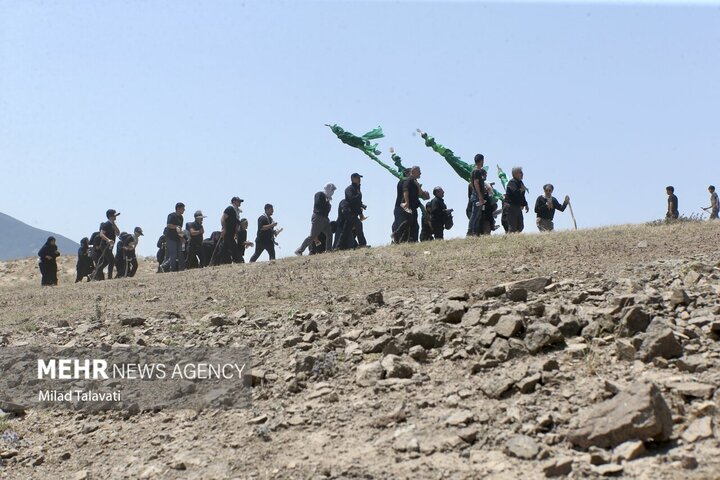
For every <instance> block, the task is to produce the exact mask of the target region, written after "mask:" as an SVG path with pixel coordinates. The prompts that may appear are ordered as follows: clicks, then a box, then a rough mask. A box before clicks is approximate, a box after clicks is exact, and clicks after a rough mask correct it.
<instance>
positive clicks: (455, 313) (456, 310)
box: [437, 300, 466, 324]
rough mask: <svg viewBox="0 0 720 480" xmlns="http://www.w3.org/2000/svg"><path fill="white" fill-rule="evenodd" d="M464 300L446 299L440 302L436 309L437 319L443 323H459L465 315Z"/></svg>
mask: <svg viewBox="0 0 720 480" xmlns="http://www.w3.org/2000/svg"><path fill="white" fill-rule="evenodd" d="M465 306H466V304H465V302H461V301H459V300H447V301H445V302H443V303H441V304H440V305H439V306H438V308H437V310H438V312H437V314H438V320H439V321H441V322H445V323H453V324H455V323H460V321H462V318H463V315H465Z"/></svg>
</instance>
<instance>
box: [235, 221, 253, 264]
mask: <svg viewBox="0 0 720 480" xmlns="http://www.w3.org/2000/svg"><path fill="white" fill-rule="evenodd" d="M248 226H249V222H248V219H247V218H241V219H240V228H239V229H238V233H237V245H238V255H239V256H240V263H245V249H246V248H248V247H253V246H254V245H255V244H254V243H253V242H248V239H247V232H248Z"/></svg>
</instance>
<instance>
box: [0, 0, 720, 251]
mask: <svg viewBox="0 0 720 480" xmlns="http://www.w3.org/2000/svg"><path fill="white" fill-rule="evenodd" d="M325 123H338V124H339V125H341V126H343V127H344V128H346V129H348V130H350V131H353V132H355V133H358V134H361V133H364V132H365V131H367V130H370V129H371V128H374V127H376V126H377V125H382V127H383V129H384V131H385V133H386V138H385V139H383V140H381V141H380V144H381V149H382V150H383V155H382V156H381V158H385V159H387V160H388V162H389V155H388V152H387V150H388V147H390V146H394V147H395V148H396V150H397V151H398V153H399V154H400V155H401V156H402V157H403V159H404V160H405V162H406V163H407V164H409V165H412V164H418V165H420V166H421V167H422V169H423V176H422V179H421V181H422V182H423V184H424V185H425V186H426V187H430V188H432V187H433V186H435V185H442V186H443V187H444V188H445V190H446V192H447V195H446V201H447V203H448V205H449V206H450V207H453V208H455V209H456V211H457V215H456V226H455V228H454V229H453V230H452V231H451V232H450V233H451V235H450V236H451V237H453V236H461V235H464V233H465V229H466V220H465V217H464V214H463V213H462V212H463V211H464V207H465V202H466V184H465V182H463V181H462V180H461V179H460V178H459V177H457V176H456V175H455V173H453V171H452V170H451V169H450V168H449V167H448V166H447V165H446V164H445V163H444V161H443V160H442V159H441V158H440V157H439V156H437V155H436V154H434V153H433V152H432V151H431V150H429V149H427V148H426V147H425V146H424V145H423V144H422V142H421V140H420V138H419V137H418V136H416V135H415V134H414V131H415V129H416V128H418V127H419V128H422V129H424V130H427V131H428V132H429V133H430V134H432V135H434V136H435V137H436V138H437V140H438V141H439V142H440V143H443V144H445V145H446V146H448V147H450V148H452V149H453V150H454V151H455V152H456V153H457V154H458V155H460V156H461V157H462V158H463V159H464V160H466V161H467V162H471V161H472V157H473V156H474V154H475V153H478V152H482V153H483V154H485V157H486V161H487V163H488V164H489V165H491V166H492V167H493V168H491V175H490V179H491V180H496V177H495V175H494V166H495V164H496V163H499V164H500V165H501V166H502V167H503V168H504V169H505V170H506V171H509V170H510V168H511V167H512V166H513V165H522V166H523V167H524V170H525V180H526V183H527V185H528V186H529V188H530V189H531V191H532V194H533V195H531V196H530V197H531V201H533V200H534V197H535V196H536V195H538V194H539V193H540V190H541V185H542V184H544V183H546V182H552V183H554V184H555V193H556V195H557V196H558V197H562V196H563V195H565V194H569V195H570V196H571V197H572V200H573V202H572V203H573V206H574V209H575V214H576V216H577V220H578V224H579V225H580V226H581V227H592V226H600V225H609V224H619V223H637V222H644V221H648V220H653V219H657V218H660V217H662V216H663V215H664V212H665V205H666V196H665V191H664V187H665V186H666V185H668V184H673V185H675V187H676V193H677V195H678V197H679V198H680V211H681V213H684V214H689V213H691V212H699V207H701V206H707V205H708V204H709V200H708V198H709V197H708V194H707V190H706V189H707V186H708V184H710V183H713V184H716V185H718V187H720V172H719V170H718V167H717V165H718V157H719V154H720V135H718V126H719V125H720V2H715V1H712V2H711V1H708V2H693V3H687V2H682V3H681V2H675V3H671V2H653V3H650V2H634V3H629V2H607V3H604V2H593V3H589V2H588V3H586V2H563V3H539V2H525V3H482V2H446V1H433V2H407V1H399V2H397V1H396V2H389V1H388V2H383V1H374V2H349V1H343V2H341V1H333V2H329V1H328V2H309V1H303V0H293V1H282V2H280V1H272V0H262V1H245V2H240V1H212V2H207V1H181V0H172V1H94V2H77V1H76V2H72V1H31V0H0V168H1V171H2V179H3V188H2V189H0V211H2V212H4V213H7V214H9V215H12V216H14V217H16V218H18V219H20V220H23V221H25V222H27V223H30V224H31V225H34V226H37V227H41V228H43V229H47V230H52V231H56V232H58V233H61V234H63V235H66V236H68V237H70V238H73V239H75V240H79V239H80V238H81V237H83V236H89V234H90V233H91V232H92V230H93V229H95V228H96V227H97V225H98V224H99V223H100V222H101V221H102V220H103V219H104V212H105V210H106V209H108V208H115V209H117V210H119V211H121V212H122V215H121V216H120V217H119V220H118V223H119V225H120V227H121V229H123V230H130V229H132V227H134V226H135V225H140V226H142V227H143V228H144V230H145V233H146V237H145V239H144V240H143V241H141V243H140V251H141V253H143V254H146V255H151V254H153V253H154V251H155V241H156V240H157V237H158V236H159V235H160V234H161V231H162V228H163V227H164V223H165V218H166V216H167V214H168V213H169V212H170V211H171V210H172V209H173V206H174V204H175V202H177V201H183V202H185V204H186V205H187V212H186V221H187V220H188V219H189V218H190V215H191V214H192V212H193V211H195V210H196V209H198V208H200V209H202V210H203V211H204V212H205V214H206V215H208V216H209V218H207V219H206V231H208V232H209V231H211V230H214V229H219V222H220V215H221V212H222V211H223V209H224V208H225V207H226V206H227V205H228V203H229V199H230V197H232V196H233V195H239V196H241V197H242V198H244V199H245V204H244V215H245V216H247V217H248V218H249V219H250V224H251V228H250V230H251V231H250V237H254V235H255V230H256V223H255V222H256V219H257V217H258V216H259V215H260V214H261V213H262V207H263V205H264V204H265V203H266V202H270V203H273V204H274V205H275V211H276V215H275V218H276V220H277V221H278V222H279V224H280V226H283V227H285V232H284V233H283V234H282V235H281V236H280V237H279V239H278V240H279V242H280V244H281V246H282V250H280V251H279V254H280V255H283V256H284V255H292V252H293V250H294V249H295V248H296V247H297V246H298V245H299V244H300V242H301V241H302V239H303V238H304V237H305V236H306V235H307V234H308V232H309V228H310V215H311V209H312V198H313V194H314V193H315V192H316V191H318V190H319V189H320V188H321V187H322V186H323V184H325V183H326V182H328V181H332V182H334V183H335V184H336V185H337V186H338V187H339V188H340V190H339V192H338V194H336V199H335V202H334V207H335V206H336V205H337V203H338V201H339V199H338V198H337V197H338V196H339V195H340V192H341V191H342V188H344V187H345V186H346V185H347V184H348V183H349V176H350V174H351V173H352V172H354V171H358V172H360V173H362V174H363V175H365V177H364V178H363V190H364V196H365V203H366V204H367V205H368V210H367V215H368V216H369V219H368V221H367V222H366V223H365V229H366V235H367V237H368V241H369V243H370V244H372V245H381V244H386V243H388V242H389V233H390V224H391V223H392V208H393V201H394V195H395V183H396V180H395V179H394V177H392V176H390V174H389V173H387V172H386V171H384V170H383V169H381V168H380V167H379V166H377V165H376V164H374V163H373V162H371V161H370V160H369V159H367V158H366V157H365V156H364V155H363V154H362V153H360V152H359V151H357V150H354V149H351V148H350V147H347V146H345V145H343V144H341V143H340V142H339V141H338V140H337V138H336V137H335V136H334V135H333V134H332V133H331V132H330V131H329V129H327V127H324V126H323V124H325ZM332 215H335V208H333V214H332ZM556 218H557V221H556V225H557V227H558V228H560V229H565V228H570V226H571V221H570V218H569V215H568V214H567V213H565V214H560V215H559V216H558V217H556ZM526 225H527V229H526V230H527V231H535V230H536V229H535V226H534V215H532V214H530V215H526Z"/></svg>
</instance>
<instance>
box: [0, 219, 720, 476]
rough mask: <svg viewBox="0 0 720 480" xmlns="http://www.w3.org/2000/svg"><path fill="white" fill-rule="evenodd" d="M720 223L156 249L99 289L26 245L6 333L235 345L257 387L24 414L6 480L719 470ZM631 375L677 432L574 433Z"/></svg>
mask: <svg viewBox="0 0 720 480" xmlns="http://www.w3.org/2000/svg"><path fill="white" fill-rule="evenodd" d="M719 240H720V224H694V223H693V224H690V223H689V224H684V225H673V226H655V227H647V226H626V227H613V228H607V229H599V230H588V231H580V232H559V233H553V234H545V235H535V234H532V235H519V236H497V237H495V236H493V237H491V238H482V239H466V240H453V241H448V242H445V243H430V244H421V245H412V246H409V245H405V246H394V247H386V248H372V249H365V250H358V251H353V252H347V253H336V254H331V255H322V256H317V257H302V258H289V259H283V260H281V261H277V262H273V263H260V264H254V265H240V266H237V265H235V266H226V267H219V268H213V269H204V270H201V271H187V272H182V273H177V274H163V275H158V274H155V273H154V271H155V265H156V264H155V263H154V262H152V261H147V262H144V263H143V264H142V265H141V270H140V272H139V274H138V276H137V277H136V278H134V279H122V280H114V281H107V282H96V283H92V284H73V283H72V281H74V259H73V258H61V262H60V270H61V273H60V275H59V277H60V285H59V286H58V287H55V288H40V287H39V277H38V276H37V272H36V269H37V266H36V265H35V264H34V260H26V261H15V262H4V263H0V306H1V307H2V308H1V309H0V337H1V338H0V344H3V345H10V346H13V345H15V346H18V345H20V346H22V345H38V344H51V345H78V346H101V345H110V346H112V345H137V344H140V345H144V344H145V345H168V346H171V345H172V346H197V345H205V346H233V345H241V346H248V347H251V348H252V351H253V363H254V373H253V375H254V383H255V384H256V386H255V387H254V388H253V393H252V396H253V405H252V407H251V408H249V409H243V410H235V411H216V410H205V411H202V412H194V411H189V410H163V411H160V412H140V413H138V414H134V415H122V414H117V413H107V414H92V415H90V414H88V415H86V414H80V413H75V414H73V413H71V412H64V411H48V410H35V409H28V410H27V411H26V413H25V415H23V416H9V417H8V418H6V419H5V420H4V423H2V424H0V428H2V429H4V432H3V434H2V436H1V437H0V458H3V460H2V462H3V466H2V467H0V477H2V478H40V479H42V478H187V479H194V478H480V477H483V476H485V477H491V478H518V477H520V476H523V477H525V478H545V476H546V475H548V474H552V473H563V472H565V471H566V469H567V468H568V466H569V468H570V469H571V473H570V475H571V476H572V477H573V478H586V477H592V476H601V475H606V474H615V475H620V476H623V475H624V476H627V477H632V478H716V477H717V472H719V471H720V456H719V455H718V453H720V443H719V440H718V439H719V438H720V437H718V433H717V431H716V424H717V421H718V413H717V412H718V399H719V398H720V393H717V392H718V389H717V388H718V386H720V370H718V366H720V344H719V343H718V336H717V335H718V334H719V333H720V299H719V297H718V295H719V293H720V269H719V268H718V260H720V252H718V248H717V245H718V241H719ZM533 278H539V279H540V280H536V281H535V282H534V283H533V282H530V283H528V284H527V285H514V286H513V285H511V286H509V287H505V286H503V287H498V286H499V285H504V284H505V283H507V282H514V281H520V280H526V279H533ZM378 291H380V292H382V295H381V296H382V301H380V298H379V297H380V296H376V297H372V296H371V297H370V298H368V295H369V294H372V293H374V292H378ZM679 291H682V292H684V294H685V295H686V297H682V296H681V294H680V293H679ZM678 299H679V300H680V301H679V303H678ZM210 313H217V314H224V315H226V319H227V320H228V323H230V324H229V325H224V326H212V325H211V324H210V322H209V320H208V319H207V318H205V319H203V317H205V316H206V315H207V314H210ZM128 316H133V317H137V318H141V319H143V320H144V323H143V324H142V325H140V326H137V327H129V326H121V325H120V319H121V318H124V317H128ZM178 317H179V318H178ZM668 331H669V333H668ZM676 344H677V345H676ZM678 348H679V350H677V349H678ZM641 380H645V381H649V382H652V383H653V384H654V385H655V386H657V389H658V391H659V395H660V396H661V399H662V401H663V402H664V403H665V404H666V405H667V406H668V408H669V411H670V414H671V415H672V417H671V418H670V417H667V418H664V417H662V413H661V412H660V413H658V412H659V410H657V408H656V407H657V405H656V404H655V403H654V404H653V405H654V406H653V407H652V408H650V407H648V408H650V410H652V412H651V413H650V414H648V415H650V417H653V418H655V417H657V422H658V423H659V424H663V425H665V426H666V427H667V426H668V425H670V426H671V432H668V433H669V435H663V434H661V433H658V431H653V432H651V433H647V432H646V433H637V432H635V433H633V432H634V431H631V430H633V427H632V425H625V424H622V419H620V420H617V421H618V422H620V423H621V424H620V425H618V427H617V431H616V432H615V433H613V440H611V441H610V444H609V445H604V446H602V447H601V448H600V447H596V446H590V448H588V446H587V445H584V442H585V440H587V439H585V438H584V437H583V438H584V439H580V440H578V438H579V437H578V436H581V433H582V432H581V431H582V429H583V427H587V426H588V425H590V424H591V422H592V421H593V420H592V413H593V411H594V409H596V408H598V406H599V405H600V404H602V402H610V401H612V400H613V398H616V397H617V398H623V397H618V396H619V395H629V393H628V392H632V391H634V390H633V387H634V385H636V384H637V382H638V381H641ZM688 384H691V386H694V388H695V389H694V390H693V389H690V390H688V388H690V387H688V386H687V385H688ZM698 385H700V386H698ZM698 392H699V393H698ZM637 398H639V397H637ZM637 398H636V397H633V401H636V400H637V402H642V399H639V400H638V399H637ZM656 403H657V402H656ZM623 405H626V406H627V405H630V407H627V408H631V406H632V405H634V404H633V403H632V402H624V403H623ZM641 407H642V406H641ZM623 408H625V407H623ZM638 408H640V407H638ZM653 409H655V410H653ZM628 414H629V415H631V414H633V412H629V413H628ZM645 414H647V411H645ZM663 422H664V423H663ZM668 422H671V423H668ZM601 423H602V422H601ZM604 423H608V424H609V423H611V421H610V420H608V421H607V422H604ZM630 423H632V422H630ZM708 424H709V426H710V427H709V428H710V433H709V435H708V433H707V428H708ZM668 436H669V438H668ZM636 438H639V439H640V440H643V441H644V443H640V444H638V443H634V444H633V443H623V441H624V440H629V441H630V442H632V441H633V440H635V439H636ZM573 439H574V440H573ZM621 440H622V441H621ZM587 441H588V442H590V443H591V444H599V443H602V440H598V439H597V438H595V437H593V438H592V439H590V440H587ZM593 442H594V443H593ZM618 442H619V443H618ZM578 443H580V444H583V445H579V444H578ZM620 443H623V445H620ZM628 451H631V453H627V452H628ZM628 457H632V458H633V459H632V460H628ZM634 457H637V458H634ZM623 458H625V459H623ZM58 474H59V477H58V476H57V475H58Z"/></svg>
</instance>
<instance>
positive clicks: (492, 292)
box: [483, 285, 505, 298]
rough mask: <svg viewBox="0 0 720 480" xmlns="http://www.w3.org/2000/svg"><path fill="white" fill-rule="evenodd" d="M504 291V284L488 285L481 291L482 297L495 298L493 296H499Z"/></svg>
mask: <svg viewBox="0 0 720 480" xmlns="http://www.w3.org/2000/svg"><path fill="white" fill-rule="evenodd" d="M504 293H505V285H497V286H494V287H490V288H488V289H487V290H485V291H484V292H483V297H485V298H495V297H499V296H501V295H502V294H504Z"/></svg>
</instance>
